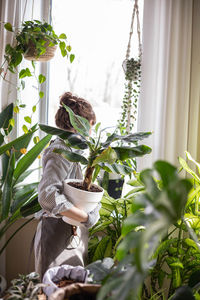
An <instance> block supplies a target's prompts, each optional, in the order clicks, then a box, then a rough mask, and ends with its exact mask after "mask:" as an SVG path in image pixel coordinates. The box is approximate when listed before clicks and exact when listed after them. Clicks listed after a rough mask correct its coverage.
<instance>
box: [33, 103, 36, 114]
mask: <svg viewBox="0 0 200 300" xmlns="http://www.w3.org/2000/svg"><path fill="white" fill-rule="evenodd" d="M35 111H36V105H34V106H33V107H32V112H33V113H34V112H35Z"/></svg>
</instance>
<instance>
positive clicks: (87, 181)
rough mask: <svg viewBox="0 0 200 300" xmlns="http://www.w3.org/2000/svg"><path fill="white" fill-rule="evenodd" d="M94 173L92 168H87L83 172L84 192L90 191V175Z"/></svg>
mask: <svg viewBox="0 0 200 300" xmlns="http://www.w3.org/2000/svg"><path fill="white" fill-rule="evenodd" d="M93 172H94V167H91V166H88V167H87V169H86V171H85V176H84V181H83V187H84V189H85V190H86V191H89V190H90V186H91V183H92V174H93Z"/></svg>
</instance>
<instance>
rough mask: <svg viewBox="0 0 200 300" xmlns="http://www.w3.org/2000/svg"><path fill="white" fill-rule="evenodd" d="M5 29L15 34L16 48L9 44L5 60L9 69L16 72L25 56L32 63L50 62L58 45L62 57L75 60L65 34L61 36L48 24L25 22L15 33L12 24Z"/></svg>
mask: <svg viewBox="0 0 200 300" xmlns="http://www.w3.org/2000/svg"><path fill="white" fill-rule="evenodd" d="M4 27H5V29H7V30H8V31H11V32H13V33H14V35H15V36H14V46H12V45H10V44H7V45H6V48H5V55H4V57H5V60H6V62H7V65H8V69H9V70H10V71H11V72H15V69H16V67H17V66H19V65H20V63H21V62H22V59H23V56H24V58H25V59H28V60H31V61H48V60H50V59H52V58H53V57H54V54H55V50H56V48H57V45H59V48H60V52H61V55H62V56H63V57H65V56H67V57H69V58H70V62H72V61H73V60H74V57H75V56H74V55H73V54H69V53H70V51H71V46H70V45H69V44H68V42H67V36H66V34H65V33H62V34H60V35H59V36H58V35H57V34H56V33H55V32H54V30H53V27H52V26H51V25H50V24H48V23H47V22H41V21H38V20H31V21H25V22H23V23H22V26H21V28H20V30H17V31H16V32H15V31H14V29H13V27H12V25H11V24H10V23H6V24H5V26H4Z"/></svg>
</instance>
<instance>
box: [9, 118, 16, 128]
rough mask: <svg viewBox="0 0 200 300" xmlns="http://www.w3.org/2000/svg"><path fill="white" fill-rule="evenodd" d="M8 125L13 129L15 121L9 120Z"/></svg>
mask: <svg viewBox="0 0 200 300" xmlns="http://www.w3.org/2000/svg"><path fill="white" fill-rule="evenodd" d="M9 125H11V126H12V127H14V126H15V119H13V118H12V119H10V120H9Z"/></svg>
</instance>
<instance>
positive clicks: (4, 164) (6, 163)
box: [1, 153, 10, 184]
mask: <svg viewBox="0 0 200 300" xmlns="http://www.w3.org/2000/svg"><path fill="white" fill-rule="evenodd" d="M9 160H10V156H8V155H7V154H6V153H3V155H2V157H1V163H2V178H1V181H2V182H1V184H3V182H4V180H5V178H6V174H7V170H8V166H9Z"/></svg>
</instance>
